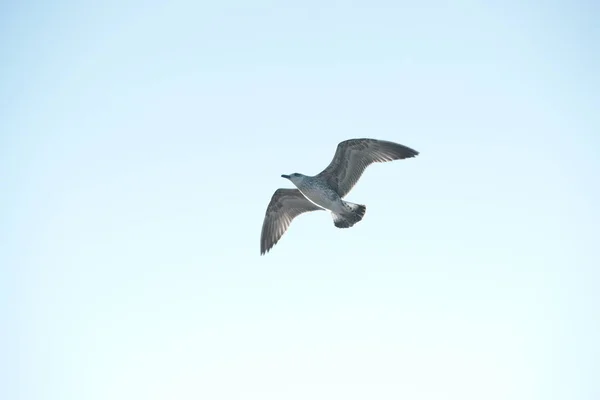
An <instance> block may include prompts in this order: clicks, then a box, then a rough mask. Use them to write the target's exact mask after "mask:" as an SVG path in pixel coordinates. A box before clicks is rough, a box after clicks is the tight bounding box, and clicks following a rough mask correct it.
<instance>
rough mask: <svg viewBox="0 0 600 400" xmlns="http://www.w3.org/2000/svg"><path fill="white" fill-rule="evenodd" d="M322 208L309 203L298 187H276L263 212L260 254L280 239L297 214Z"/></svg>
mask: <svg viewBox="0 0 600 400" xmlns="http://www.w3.org/2000/svg"><path fill="white" fill-rule="evenodd" d="M316 210H322V208H321V207H319V206H317V205H315V204H313V203H311V202H310V201H309V200H307V199H306V197H304V195H303V194H302V193H300V191H299V190H298V189H277V190H276V191H275V193H274V194H273V197H271V202H270V203H269V206H268V207H267V212H266V213H265V220H264V222H263V226H262V232H261V235H260V254H261V255H263V254H265V253H266V252H268V251H269V250H270V249H271V248H272V247H273V246H275V244H276V243H277V242H278V241H279V239H281V236H283V234H284V233H285V231H286V230H287V229H288V227H289V226H290V224H291V223H292V220H293V219H294V218H296V217H297V216H298V215H300V214H302V213H305V212H309V211H316Z"/></svg>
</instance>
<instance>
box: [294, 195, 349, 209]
mask: <svg viewBox="0 0 600 400" xmlns="http://www.w3.org/2000/svg"><path fill="white" fill-rule="evenodd" d="M300 191H301V192H302V194H303V195H304V197H306V198H307V199H308V200H309V201H311V202H312V203H314V204H316V205H318V206H319V207H322V208H325V209H327V210H329V211H336V210H339V209H340V207H341V206H342V202H341V200H340V198H339V197H338V198H337V199H335V198H332V197H333V196H331V195H329V194H328V193H326V192H323V191H321V190H300Z"/></svg>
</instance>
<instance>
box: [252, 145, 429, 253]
mask: <svg viewBox="0 0 600 400" xmlns="http://www.w3.org/2000/svg"><path fill="white" fill-rule="evenodd" d="M418 154H419V152H418V151H416V150H413V149H411V148H410V147H406V146H403V145H401V144H398V143H394V142H388V141H385V140H377V139H350V140H345V141H343V142H341V143H339V144H338V146H337V149H336V151H335V155H334V156H333V160H332V161H331V163H330V164H329V165H328V166H327V168H325V169H324V170H323V171H322V172H321V173H319V174H318V175H315V176H307V175H302V174H299V173H293V174H291V175H281V177H282V178H286V179H289V180H290V181H291V182H292V183H293V184H294V185H295V186H296V187H297V189H277V190H276V191H275V193H274V194H273V197H272V198H271V202H270V203H269V206H268V207H267V211H266V213H265V219H264V222H263V226H262V232H261V237H260V254H261V255H264V254H266V253H267V252H269V250H271V249H272V248H273V246H275V244H277V242H278V241H279V239H281V237H282V236H283V234H284V233H285V232H286V231H287V229H288V227H289V226H290V224H291V223H292V220H293V219H294V218H296V217H297V216H299V215H300V214H303V213H306V212H310V211H318V210H328V211H330V212H331V215H332V217H333V224H334V225H335V226H336V227H337V228H350V227H352V226H354V224H356V223H357V222H359V221H360V220H361V219H363V217H364V215H365V212H366V210H367V207H365V206H364V205H362V204H355V203H350V202H349V201H344V200H342V199H343V198H344V197H345V196H346V195H347V194H348V193H349V192H350V190H351V189H352V188H353V187H354V185H356V182H358V180H359V179H360V176H361V175H362V173H363V172H364V170H365V169H366V168H367V167H368V166H369V165H371V164H373V163H376V162H386V161H393V160H402V159H405V158H412V157H416V156H417V155H418Z"/></svg>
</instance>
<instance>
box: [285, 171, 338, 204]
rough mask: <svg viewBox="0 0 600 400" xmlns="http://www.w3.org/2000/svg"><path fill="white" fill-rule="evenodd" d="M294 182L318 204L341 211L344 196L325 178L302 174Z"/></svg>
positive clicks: (309, 198)
mask: <svg viewBox="0 0 600 400" xmlns="http://www.w3.org/2000/svg"><path fill="white" fill-rule="evenodd" d="M292 182H294V181H292ZM294 184H295V185H296V187H297V188H298V190H300V193H302V194H303V195H304V197H306V198H307V199H308V200H309V201H310V202H312V203H314V204H316V205H317V206H319V207H321V208H324V209H326V210H329V211H339V210H340V209H341V207H342V198H341V197H340V195H339V194H337V192H336V191H335V190H333V188H331V186H329V185H328V184H327V182H326V181H325V180H324V179H321V178H319V177H315V176H304V175H301V176H300V179H298V180H296V182H294Z"/></svg>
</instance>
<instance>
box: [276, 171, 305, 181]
mask: <svg viewBox="0 0 600 400" xmlns="http://www.w3.org/2000/svg"><path fill="white" fill-rule="evenodd" d="M281 177H282V178H285V179H289V180H290V181H292V183H293V184H297V183H299V182H300V181H302V179H303V178H304V175H302V174H299V173H297V172H294V173H293V174H291V175H281Z"/></svg>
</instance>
